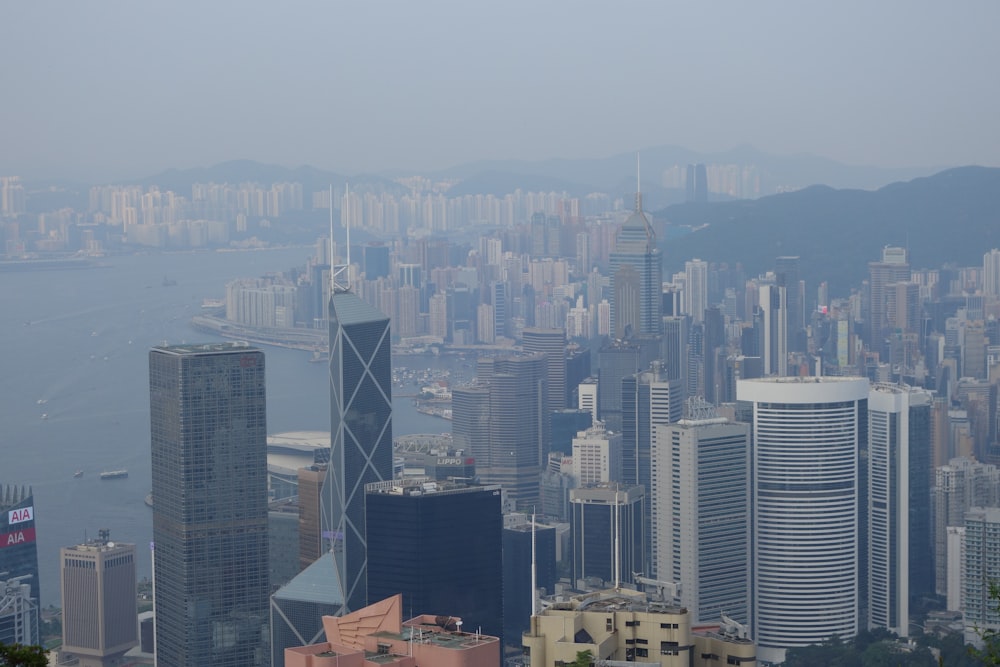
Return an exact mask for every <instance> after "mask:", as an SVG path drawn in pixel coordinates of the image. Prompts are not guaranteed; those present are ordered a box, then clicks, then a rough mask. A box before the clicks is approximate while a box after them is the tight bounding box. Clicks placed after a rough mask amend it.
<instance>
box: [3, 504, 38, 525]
mask: <svg viewBox="0 0 1000 667" xmlns="http://www.w3.org/2000/svg"><path fill="white" fill-rule="evenodd" d="M34 518H35V508H34V507H30V506H29V507H21V508H20V509H16V510H10V511H9V512H7V524H8V525H10V526H13V525H14V524H15V523H24V522H25V521H31V520H32V519H34Z"/></svg>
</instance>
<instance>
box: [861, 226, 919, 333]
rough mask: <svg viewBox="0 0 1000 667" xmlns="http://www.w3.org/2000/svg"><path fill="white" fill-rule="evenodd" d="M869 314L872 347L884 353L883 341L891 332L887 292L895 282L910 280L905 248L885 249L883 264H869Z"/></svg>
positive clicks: (866, 329)
mask: <svg viewBox="0 0 1000 667" xmlns="http://www.w3.org/2000/svg"><path fill="white" fill-rule="evenodd" d="M868 276H869V281H868V289H869V292H870V297H869V301H868V303H869V311H868V322H866V323H865V331H866V332H867V334H868V335H867V343H868V348H869V349H870V350H872V351H880V349H881V347H882V340H883V338H884V336H885V334H886V333H887V330H888V329H889V326H890V325H889V309H888V304H887V302H888V295H887V293H886V292H887V291H888V289H889V285H892V284H893V283H902V282H908V281H909V280H910V263H909V261H908V259H907V252H906V249H905V248H895V247H891V246H886V247H884V248H882V261H880V262H869V263H868Z"/></svg>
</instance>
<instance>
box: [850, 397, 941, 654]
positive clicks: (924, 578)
mask: <svg viewBox="0 0 1000 667" xmlns="http://www.w3.org/2000/svg"><path fill="white" fill-rule="evenodd" d="M930 406H931V402H930V395H929V394H927V393H926V392H924V391H922V390H911V389H910V388H909V387H906V386H900V385H885V384H878V385H874V386H873V387H872V389H871V392H870V394H869V396H868V443H867V454H868V455H867V457H866V458H865V457H862V458H863V460H866V461H867V468H868V470H867V475H866V478H867V486H868V488H867V489H866V490H865V494H864V497H865V499H866V500H865V502H864V503H863V504H862V507H861V510H862V511H867V516H865V517H862V522H863V524H864V525H866V526H867V535H864V536H862V554H863V557H864V558H866V559H867V563H865V562H863V563H862V567H865V568H866V569H867V577H866V578H863V581H864V580H865V579H866V580H867V584H868V586H867V588H868V591H867V592H868V598H867V600H863V601H862V603H863V608H866V609H867V611H868V626H869V627H870V628H878V627H880V628H887V629H889V630H891V631H893V632H895V633H896V634H897V635H899V636H901V637H905V636H907V635H908V634H909V629H908V625H909V622H910V615H909V610H910V607H911V601H914V600H917V599H919V598H920V597H921V596H925V595H930V594H933V587H932V586H931V583H932V582H933V577H934V574H933V554H932V552H931V531H930V514H931V507H930V484H929V480H928V471H929V470H930Z"/></svg>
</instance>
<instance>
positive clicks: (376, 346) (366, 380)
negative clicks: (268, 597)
mask: <svg viewBox="0 0 1000 667" xmlns="http://www.w3.org/2000/svg"><path fill="white" fill-rule="evenodd" d="M389 338H390V334H389V318H388V317H386V316H385V315H384V314H383V313H381V312H380V311H379V310H377V309H376V308H374V307H372V306H370V305H368V304H367V303H365V302H364V301H363V300H361V298H360V297H358V296H357V295H356V294H354V293H353V292H349V291H335V292H334V294H333V296H332V297H331V298H330V469H329V472H328V473H327V475H326V479H325V480H324V482H323V501H322V502H323V506H322V510H323V531H324V538H325V539H327V540H329V544H330V546H331V550H332V552H333V556H334V563H335V565H336V567H335V569H336V573H335V574H336V577H337V580H338V581H339V582H340V584H341V586H342V590H343V592H344V595H343V600H344V607H343V608H342V610H341V613H348V612H351V611H355V610H358V609H361V608H362V607H364V606H366V605H367V604H368V592H367V583H366V582H367V576H368V575H367V573H368V569H367V562H368V546H367V540H366V537H365V485H366V484H370V483H372V482H381V481H383V480H389V479H392V359H391V356H390V340H389Z"/></svg>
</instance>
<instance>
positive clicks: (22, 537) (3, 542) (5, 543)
mask: <svg viewBox="0 0 1000 667" xmlns="http://www.w3.org/2000/svg"><path fill="white" fill-rule="evenodd" d="M34 541H35V529H34V528H25V529H24V530H12V531H10V532H9V533H0V549H5V548H7V547H16V546H17V545H19V544H28V543H29V542H34Z"/></svg>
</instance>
